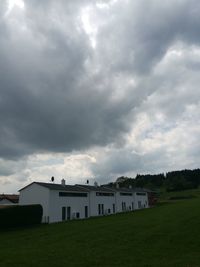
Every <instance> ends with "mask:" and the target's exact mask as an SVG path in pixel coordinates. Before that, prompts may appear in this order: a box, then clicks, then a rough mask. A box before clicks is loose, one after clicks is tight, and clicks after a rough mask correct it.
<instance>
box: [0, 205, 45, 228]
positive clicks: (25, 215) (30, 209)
mask: <svg viewBox="0 0 200 267" xmlns="http://www.w3.org/2000/svg"><path fill="white" fill-rule="evenodd" d="M42 214H43V209H42V206H41V205H25V206H5V207H3V208H0V228H8V227H18V226H27V225H34V224H40V223H41V220H42Z"/></svg>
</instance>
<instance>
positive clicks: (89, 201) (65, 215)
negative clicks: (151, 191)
mask: <svg viewBox="0 0 200 267" xmlns="http://www.w3.org/2000/svg"><path fill="white" fill-rule="evenodd" d="M19 192H20V197H19V204H20V205H28V204H41V205H42V207H43V222H47V223H53V222H60V221H65V220H71V219H83V218H88V217H91V216H102V215H109V214H115V213H119V212H126V211H133V210H137V209H143V208H148V207H149V204H148V194H147V192H146V191H145V190H144V189H132V188H109V187H103V186H98V185H97V184H96V185H94V186H91V185H80V184H76V185H66V184H65V180H64V179H63V180H62V181H61V184H54V183H41V182H33V183H31V184H29V185H27V186H26V187H24V188H22V189H21V190H19Z"/></svg>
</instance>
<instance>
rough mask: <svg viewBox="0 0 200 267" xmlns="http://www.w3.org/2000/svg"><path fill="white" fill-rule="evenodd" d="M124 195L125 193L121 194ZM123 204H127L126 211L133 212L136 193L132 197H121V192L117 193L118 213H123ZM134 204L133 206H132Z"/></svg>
mask: <svg viewBox="0 0 200 267" xmlns="http://www.w3.org/2000/svg"><path fill="white" fill-rule="evenodd" d="M121 193H124V192H121ZM122 202H123V203H125V206H126V211H131V210H133V209H134V193H132V196H124V195H120V192H116V203H117V212H123V211H125V210H122ZM132 203H133V204H132Z"/></svg>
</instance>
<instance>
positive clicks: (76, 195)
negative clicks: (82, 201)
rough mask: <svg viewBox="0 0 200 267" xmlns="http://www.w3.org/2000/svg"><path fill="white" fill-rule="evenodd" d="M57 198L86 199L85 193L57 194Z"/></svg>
mask: <svg viewBox="0 0 200 267" xmlns="http://www.w3.org/2000/svg"><path fill="white" fill-rule="evenodd" d="M59 197H87V193H80V192H77V193H74V192H59Z"/></svg>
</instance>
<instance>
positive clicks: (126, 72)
mask: <svg viewBox="0 0 200 267" xmlns="http://www.w3.org/2000/svg"><path fill="white" fill-rule="evenodd" d="M199 28H200V3H199V2H198V1H194V0H192V1H188V0H182V1H170V2H169V3H163V2H161V1H158V0H152V1H146V0H142V1H141V0H140V1H139V0H135V1H128V0H127V1H121V0H110V1H92V2H91V1H86V0H85V1H57V2H55V1H38V0H34V1H33V0H27V1H22V0H16V1H12V3H11V1H9V0H8V1H6V0H5V1H1V3H0V122H1V123H0V158H1V164H0V175H1V177H2V178H1V180H2V181H4V183H5V179H8V180H9V181H20V178H19V177H20V173H21V177H27V178H22V180H23V181H25V182H27V181H31V179H32V180H33V179H34V176H37V177H38V178H42V176H45V177H47V176H48V175H51V174H52V170H53V168H54V169H55V170H56V172H57V173H59V175H61V171H60V170H61V169H62V170H63V171H64V170H65V171H66V172H67V167H66V165H67V164H68V163H67V159H69V158H70V155H72V158H73V160H74V170H73V168H72V165H73V164H71V163H70V164H71V165H70V166H71V167H70V171H69V175H70V176H73V175H74V179H76V181H78V179H79V178H80V179H81V173H80V172H77V171H76V169H77V166H78V168H79V170H80V169H81V170H83V173H84V174H83V175H82V177H83V176H84V178H86V177H88V176H89V175H91V176H94V177H97V178H98V179H99V180H100V181H105V180H106V179H107V178H105V177H115V176H117V175H135V174H136V173H138V172H143V173H144V172H158V171H168V170H172V169H176V168H185V167H188V168H193V167H198V156H199V155H200V146H199V142H198V135H199V132H200V128H199V126H198V125H199V116H198V115H197V114H199V112H200V109H199V107H200V105H199V99H200V90H199V82H200V78H199V68H200V35H199ZM77 154H78V155H80V154H81V155H82V156H81V158H84V160H83V161H81V162H82V165H80V164H77V156H76V155H77ZM37 155H42V156H41V157H46V156H45V155H49V158H51V171H49V172H48V171H47V170H48V169H49V164H47V162H48V160H47V161H43V160H42V158H41V161H42V162H43V163H44V166H43V170H41V166H38V165H37V166H35V165H34V162H35V161H34V160H33V159H34V157H35V156H37ZM58 155H62V157H63V158H65V159H66V160H64V161H63V162H62V163H60V162H59V164H58V163H57V161H56V158H57V157H60V156H58ZM78 158H80V157H78ZM88 159H90V160H88ZM91 159H92V160H91ZM70 160H71V158H70ZM70 162H71V161H70ZM16 164H18V166H16ZM45 164H46V165H45ZM57 164H58V165H57ZM34 166H35V167H34ZM45 166H46V171H44V168H45ZM58 166H59V167H58ZM61 166H65V167H61ZM37 168H38V169H37ZM36 169H37V171H36ZM50 172H51V173H50ZM55 175H56V173H55ZM108 179H109V178H108ZM74 181H75V180H74ZM2 183H3V182H2Z"/></svg>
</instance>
